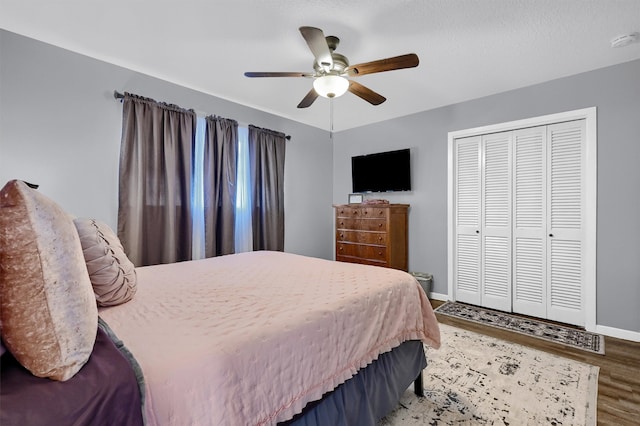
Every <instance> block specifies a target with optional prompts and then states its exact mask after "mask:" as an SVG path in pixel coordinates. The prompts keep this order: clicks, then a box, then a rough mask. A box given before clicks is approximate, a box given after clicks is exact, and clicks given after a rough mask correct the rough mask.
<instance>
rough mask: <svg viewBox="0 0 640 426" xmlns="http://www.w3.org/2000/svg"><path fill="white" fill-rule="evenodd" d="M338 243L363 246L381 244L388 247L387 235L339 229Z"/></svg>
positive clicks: (337, 234)
mask: <svg viewBox="0 0 640 426" xmlns="http://www.w3.org/2000/svg"><path fill="white" fill-rule="evenodd" d="M336 241H342V242H348V243H361V244H379V245H383V246H385V245H387V233H386V232H365V231H348V230H345V229H338V230H337V231H336Z"/></svg>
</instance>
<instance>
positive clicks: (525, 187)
mask: <svg viewBox="0 0 640 426" xmlns="http://www.w3.org/2000/svg"><path fill="white" fill-rule="evenodd" d="M546 149H547V131H546V126H541V127H533V128H528V129H522V130H516V131H514V135H513V150H514V153H513V164H514V172H513V175H514V189H513V191H514V193H513V222H514V226H513V250H514V259H513V262H514V272H513V296H512V297H513V312H517V313H520V314H525V315H531V316H537V317H542V318H545V317H546V315H547V313H546V310H547V286H546V279H547V277H546V271H547V266H546V265H547V260H546V257H547V255H546V253H547V236H546V196H545V194H546Z"/></svg>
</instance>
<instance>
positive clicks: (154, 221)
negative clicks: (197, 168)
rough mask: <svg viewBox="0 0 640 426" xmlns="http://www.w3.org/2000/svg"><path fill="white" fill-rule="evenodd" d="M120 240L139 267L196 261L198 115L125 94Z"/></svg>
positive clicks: (120, 185) (119, 205)
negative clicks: (193, 243)
mask: <svg viewBox="0 0 640 426" xmlns="http://www.w3.org/2000/svg"><path fill="white" fill-rule="evenodd" d="M122 111H123V112H122V116H123V117H122V118H123V119H122V144H121V148H120V171H119V195H118V197H119V204H118V237H119V238H120V240H121V242H122V245H123V246H124V249H125V251H126V252H127V255H128V256H129V258H130V259H131V261H132V262H133V263H134V264H135V265H136V266H145V265H154V264H159V263H172V262H178V261H183V260H189V259H191V239H192V218H191V189H192V182H191V179H192V175H193V173H192V156H193V150H194V146H195V128H196V114H195V112H194V111H192V110H185V109H182V108H179V107H177V106H175V105H170V104H165V103H159V102H156V101H154V100H153V99H148V98H143V97H140V96H136V95H132V94H129V93H125V96H124V99H123V110H122Z"/></svg>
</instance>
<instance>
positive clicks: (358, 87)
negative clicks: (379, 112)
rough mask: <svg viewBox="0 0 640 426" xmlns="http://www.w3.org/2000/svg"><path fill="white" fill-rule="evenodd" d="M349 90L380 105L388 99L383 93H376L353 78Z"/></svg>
mask: <svg viewBox="0 0 640 426" xmlns="http://www.w3.org/2000/svg"><path fill="white" fill-rule="evenodd" d="M349 91H350V92H351V93H353V94H354V95H356V96H359V97H360V98H362V99H364V100H365V101H367V102H369V103H370V104H371V105H380V104H381V103H383V102H384V101H386V100H387V98H385V97H384V96H382V95H381V94H379V93H376V92H374V91H373V90H371V89H369V88H368V87H365V86H363V85H362V84H360V83H357V82H355V81H353V80H349Z"/></svg>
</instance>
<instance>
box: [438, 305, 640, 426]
mask: <svg viewBox="0 0 640 426" xmlns="http://www.w3.org/2000/svg"><path fill="white" fill-rule="evenodd" d="M442 303H443V302H440V301H437V300H432V301H431V305H432V306H433V307H434V308H435V307H437V306H439V305H441V304H442ZM436 316H437V317H438V321H440V322H441V323H443V324H449V325H453V326H455V327H460V328H464V329H467V330H470V331H474V332H476V333H482V334H486V335H488V336H493V337H496V338H499V339H503V340H508V341H510V342H513V343H518V344H520V345H524V346H529V347H532V348H535V349H538V350H542V351H545V352H549V353H552V354H556V355H560V356H564V357H567V358H571V359H575V360H577V361H582V362H585V363H588V364H591V365H597V366H599V367H600V374H599V377H598V424H599V425H616V426H627V425H629V426H631V425H633V426H638V425H640V343H636V342H631V341H628V340H622V339H616V338H613V337H607V336H605V343H604V348H605V354H604V355H599V354H593V353H590V352H586V351H582V350H579V349H575V348H571V347H568V346H565V345H561V344H557V343H553V342H548V341H545V340H541V339H537V338H535V337H528V336H525V335H522V334H519V333H514V332H511V331H507V330H501V329H498V328H495V327H490V326H484V325H480V324H476V323H473V322H470V321H465V320H463V319H457V318H452V317H449V316H446V315H440V314H437V313H436Z"/></svg>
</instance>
